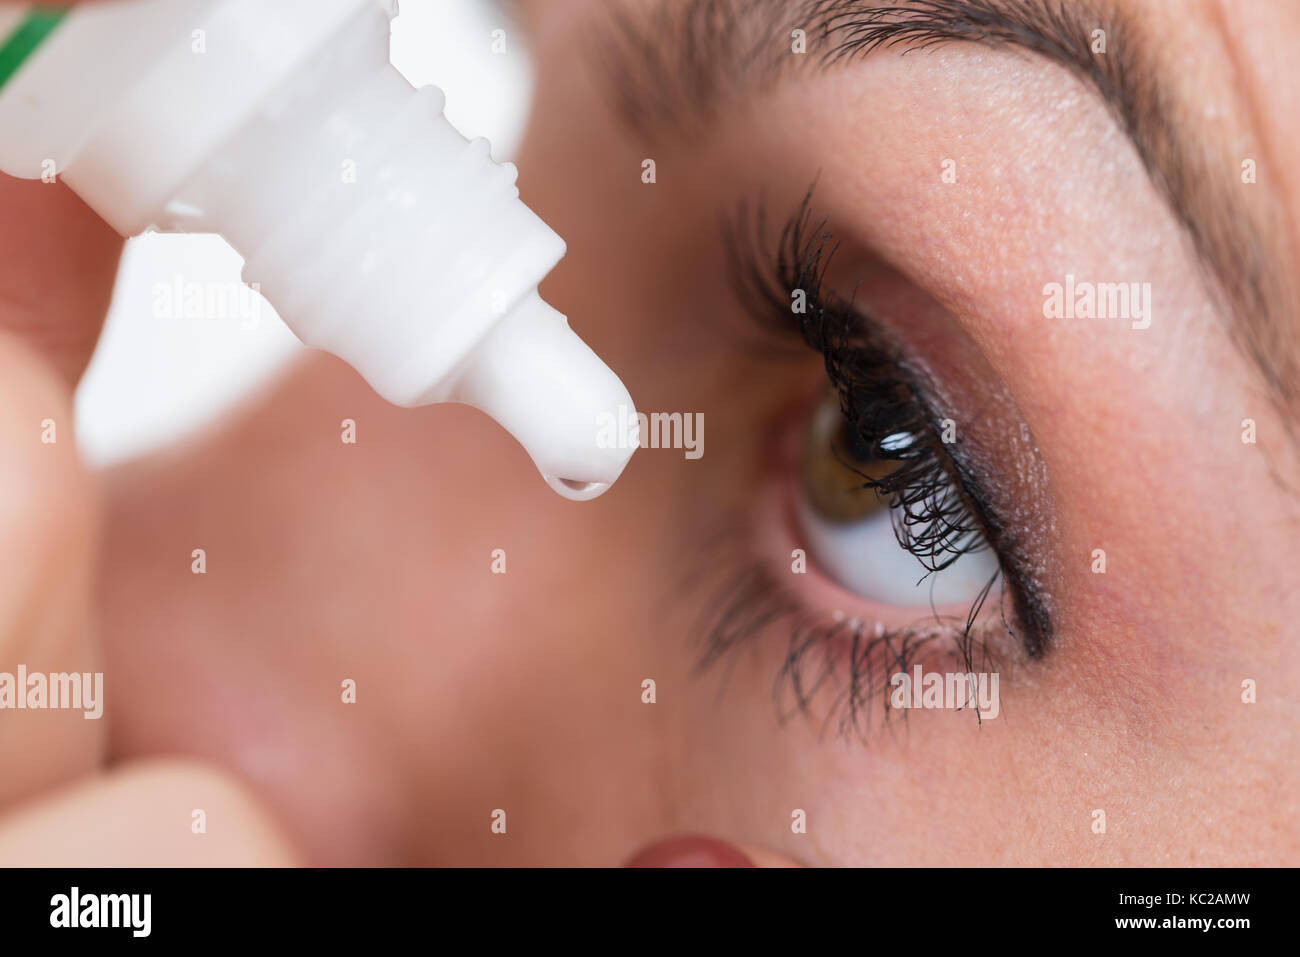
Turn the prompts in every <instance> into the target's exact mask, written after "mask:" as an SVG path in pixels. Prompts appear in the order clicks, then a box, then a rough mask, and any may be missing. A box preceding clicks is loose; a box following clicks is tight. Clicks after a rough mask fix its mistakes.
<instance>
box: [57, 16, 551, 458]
mask: <svg viewBox="0 0 1300 957" xmlns="http://www.w3.org/2000/svg"><path fill="white" fill-rule="evenodd" d="M400 11H401V12H400V16H398V18H397V19H396V20H394V21H393V40H392V60H393V64H394V65H395V66H396V67H397V68H398V69H399V70H401V71H402V73H403V74H404V75H405V76H406V78H407V79H408V80H410V81H411V83H413V84H415V85H416V86H424V85H426V84H429V83H432V84H435V85H437V86H439V87H441V88H442V89H443V91H444V92H445V93H446V94H447V109H446V113H447V118H448V119H450V120H451V122H452V123H453V124H455V125H456V127H457V128H458V129H459V130H460V131H461V132H462V133H464V134H465V135H466V136H468V137H471V138H472V137H476V136H486V137H487V138H488V139H489V140H491V142H492V155H493V157H494V158H495V159H496V160H497V161H498V162H501V161H504V160H508V159H511V158H512V157H513V156H514V152H515V149H516V148H517V146H518V144H519V138H520V136H521V134H522V132H523V125H524V120H525V117H526V115H527V111H528V104H529V100H530V96H531V90H532V84H531V73H530V69H529V60H528V51H527V49H526V46H525V44H524V39H525V38H524V36H523V35H522V32H521V31H520V30H518V29H517V28H515V27H514V25H513V24H512V23H511V21H510V19H509V17H508V16H507V14H506V11H505V8H504V6H502V5H500V4H498V3H495V2H493V0H400ZM497 30H503V31H504V42H505V52H503V53H502V52H494V51H493V46H494V39H495V40H496V41H497V43H496V45H497V47H498V48H499V47H500V41H501V40H502V39H503V37H502V36H501V35H500V34H497V35H496V36H495V37H494V33H495V31H497ZM242 268H243V259H242V258H241V257H240V256H239V255H238V254H237V253H236V252H235V251H234V250H233V249H231V248H230V246H229V245H228V244H227V243H226V242H225V240H223V239H221V238H220V237H219V236H212V235H195V236H180V235H168V234H161V233H152V234H148V235H144V236H140V237H137V238H135V239H132V240H130V241H129V242H128V243H127V245H126V251H125V253H124V254H123V257H122V264H121V267H120V269H119V270H118V277H117V287H116V290H115V291H114V294H113V304H112V307H111V308H110V310H109V314H108V320H107V323H106V324H105V326H104V333H103V335H102V336H101V338H100V341H99V347H98V349H97V350H96V352H95V357H94V359H93V360H92V361H91V364H90V368H89V369H88V370H87V373H86V376H85V378H83V379H82V382H81V386H80V388H79V389H78V390H77V420H78V423H77V430H78V442H79V443H80V445H81V448H82V451H83V453H84V454H85V456H86V458H87V460H88V461H89V462H90V463H91V464H92V465H109V464H112V463H113V462H117V461H120V460H122V459H124V458H129V457H130V456H133V455H136V454H139V453H141V452H145V451H147V450H149V449H151V448H154V447H156V446H159V445H164V444H166V443H168V442H170V441H172V440H174V439H176V438H177V437H179V436H181V435H183V434H184V433H186V432H188V431H190V430H191V429H193V428H195V427H196V426H198V425H200V424H202V423H204V422H206V421H208V420H210V419H213V418H216V417H217V416H219V415H220V414H221V413H222V412H223V411H224V410H225V409H226V408H228V407H229V406H230V405H231V404H233V403H234V402H236V401H237V400H238V399H239V398H240V397H241V396H243V395H244V394H245V393H247V392H248V391H249V390H251V389H253V388H255V387H257V386H258V385H259V384H261V383H262V382H264V381H266V380H267V379H268V378H270V377H271V376H273V375H274V374H275V373H276V371H277V370H278V369H279V368H280V367H281V366H283V365H284V364H285V363H286V362H287V361H289V360H290V359H291V358H292V357H293V356H294V355H295V354H297V353H298V352H300V351H301V350H303V349H305V347H304V346H303V345H302V344H301V343H300V342H299V341H298V340H297V339H296V338H294V335H293V333H291V332H290V331H289V330H288V329H287V328H286V327H285V326H284V324H283V323H282V322H281V321H280V318H279V316H277V315H276V313H275V310H274V309H272V308H271V306H270V305H269V304H268V303H266V302H265V301H262V302H260V303H258V306H259V308H258V309H257V310H256V313H255V315H256V322H252V321H250V320H249V319H247V318H242V319H241V318H239V317H235V318H230V317H217V316H208V317H198V318H184V319H178V318H167V319H159V318H155V317H154V300H155V284H157V283H166V284H172V285H174V284H175V283H176V282H177V281H178V277H179V281H180V282H181V283H189V282H236V281H238V280H239V276H240V270H241V269H242ZM250 295H251V293H250Z"/></svg>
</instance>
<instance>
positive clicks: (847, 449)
mask: <svg viewBox="0 0 1300 957" xmlns="http://www.w3.org/2000/svg"><path fill="white" fill-rule="evenodd" d="M840 451H841V452H842V453H843V454H844V455H845V456H846V457H847V458H848V459H849V461H851V462H860V463H863V464H866V463H870V462H874V461H876V457H875V455H873V454H872V452H871V446H870V445H868V444H867V442H866V441H865V440H864V439H863V438H862V436H860V435H859V434H858V428H857V424H856V423H854V422H850V421H849V420H848V419H845V420H844V422H843V424H842V425H841V426H840Z"/></svg>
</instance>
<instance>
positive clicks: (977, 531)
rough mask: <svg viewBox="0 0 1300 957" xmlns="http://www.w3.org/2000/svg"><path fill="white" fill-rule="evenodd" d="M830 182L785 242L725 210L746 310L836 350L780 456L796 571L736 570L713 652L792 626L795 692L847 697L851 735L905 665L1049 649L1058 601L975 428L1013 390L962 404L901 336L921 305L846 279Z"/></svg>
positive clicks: (1034, 465)
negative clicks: (888, 309) (878, 302)
mask: <svg viewBox="0 0 1300 957" xmlns="http://www.w3.org/2000/svg"><path fill="white" fill-rule="evenodd" d="M814 192H815V188H810V189H809V190H808V192H807V193H806V194H805V196H804V198H803V201H802V203H801V204H800V205H799V206H798V208H797V209H796V210H795V211H794V212H793V213H792V214H791V215H789V216H788V217H787V218H786V220H785V222H784V224H783V225H782V226H781V227H780V229H779V230H777V231H776V234H775V236H774V235H773V234H772V233H771V232H769V230H768V229H767V226H766V220H767V217H766V215H765V214H764V212H763V210H762V209H761V208H756V209H751V208H750V207H748V206H744V205H742V206H741V208H740V209H739V210H738V211H736V212H735V214H734V215H730V216H728V217H727V218H726V220H725V229H724V242H725V244H726V247H727V251H728V256H729V260H730V264H731V273H732V278H733V285H734V286H735V288H736V291H737V293H738V301H739V302H740V303H741V304H742V305H743V307H744V311H745V312H746V313H747V314H748V316H749V317H751V318H752V319H754V320H755V321H756V322H757V323H758V324H759V326H760V328H762V329H763V331H764V332H765V333H766V334H772V335H774V336H776V337H777V338H778V339H780V338H781V337H783V336H784V337H785V338H787V339H797V340H798V341H799V342H801V343H802V345H803V346H805V347H807V348H808V349H810V350H811V351H812V352H813V353H814V354H816V355H818V356H820V357H821V360H822V367H823V370H822V371H823V375H822V378H823V380H824V381H823V383H822V384H821V385H820V386H819V387H818V388H816V389H815V390H814V392H813V395H812V396H811V397H804V398H803V399H801V400H800V405H799V409H798V411H797V412H796V413H794V414H792V415H791V416H790V417H789V418H790V422H789V424H788V425H787V426H786V427H785V430H786V432H787V433H788V434H787V435H786V436H785V437H784V438H783V440H782V446H783V448H784V454H783V455H781V456H778V459H779V461H780V463H781V464H780V465H779V469H780V470H783V471H784V473H785V476H784V479H783V481H781V482H780V483H779V484H780V485H782V486H783V487H784V489H785V492H784V493H783V495H782V496H780V498H781V499H782V500H781V501H779V502H778V503H776V504H775V505H774V508H776V510H778V511H780V512H783V513H784V514H785V518H786V528H787V530H788V532H789V536H790V537H789V541H790V542H791V543H792V545H793V546H794V547H793V548H792V549H791V552H790V554H791V555H792V556H793V562H792V568H791V570H792V572H794V574H791V575H790V576H789V577H785V576H784V575H782V574H781V572H780V570H779V561H771V562H768V563H766V564H760V565H758V566H755V567H751V568H748V569H746V570H745V571H744V572H743V573H742V575H741V578H743V579H744V580H745V581H747V582H748V584H747V585H740V584H738V581H739V579H733V580H732V581H731V582H730V583H729V584H728V585H727V587H726V588H725V589H724V590H723V592H722V593H721V597H720V598H719V599H718V607H717V609H716V611H715V614H714V615H713V618H712V623H711V628H710V630H709V633H708V637H707V640H706V644H705V654H704V660H705V661H706V662H711V661H713V660H716V659H717V658H719V657H721V656H722V655H723V654H724V653H725V652H727V651H730V650H732V649H734V648H736V647H737V646H738V645H740V644H742V643H744V642H746V641H747V640H748V639H749V638H750V637H753V636H754V635H757V634H759V633H766V632H768V630H769V629H771V628H772V627H773V626H775V625H776V624H777V623H778V622H779V623H780V625H781V627H783V628H785V629H787V630H788V631H789V634H790V643H789V646H788V648H787V650H786V654H785V656H784V659H783V663H782V665H781V668H780V673H779V676H778V693H779V695H780V697H781V698H782V699H783V700H785V699H788V698H792V699H793V702H794V703H795V705H796V706H797V707H798V708H800V709H803V710H808V709H810V707H811V705H812V704H813V701H814V699H815V698H816V697H817V695H818V694H819V693H822V692H826V691H830V692H831V697H832V700H833V702H834V706H835V707H836V708H837V709H838V713H837V715H836V717H837V719H838V722H839V724H840V727H841V729H842V730H845V731H847V730H849V729H859V730H860V729H861V728H862V724H861V719H862V718H864V717H865V716H866V715H867V714H868V713H869V706H870V705H871V704H872V703H873V701H875V700H876V699H877V696H879V694H880V693H881V692H882V691H884V690H885V689H886V688H887V687H888V682H889V677H890V675H891V674H894V673H897V672H900V671H904V672H905V671H908V670H909V669H910V668H911V667H912V665H913V664H918V663H921V662H926V663H928V664H930V665H931V666H932V667H938V666H939V665H940V663H941V662H943V663H946V664H949V665H952V666H954V667H955V668H957V669H958V670H960V671H962V672H966V673H970V672H975V671H981V670H989V669H993V668H996V667H997V660H998V656H999V654H1001V653H1005V652H1011V653H1013V654H1016V655H1024V656H1027V657H1034V656H1037V655H1040V654H1042V653H1043V652H1044V650H1045V649H1046V648H1047V646H1048V642H1049V639H1050V620H1049V618H1048V616H1047V613H1046V600H1047V598H1048V597H1049V596H1047V595H1045V594H1044V590H1043V589H1042V587H1041V585H1040V575H1039V572H1040V569H1038V568H1036V567H1035V565H1034V563H1033V562H1032V561H1031V560H1030V558H1029V556H1030V549H1029V548H1028V547H1027V545H1026V541H1027V538H1028V536H1027V535H1026V534H1024V532H1023V530H1022V529H1020V528H1018V527H1017V523H1016V521H1015V520H1014V519H1013V518H1012V517H1010V516H1007V515H1005V514H1004V510H1005V509H1006V508H1008V506H1009V505H1010V504H1011V497H1010V496H1008V495H1007V494H1005V489H1002V492H1003V494H996V492H995V491H994V490H995V488H996V487H998V486H1001V485H1004V484H1005V483H1003V482H1002V481H1001V480H1000V478H999V477H998V476H997V475H996V474H993V473H995V472H996V468H997V466H996V464H995V463H994V461H993V460H995V459H996V458H997V456H996V455H994V454H992V453H991V449H992V447H993V444H994V443H992V442H991V441H990V440H989V439H988V438H987V437H986V438H985V439H984V440H983V441H979V440H976V439H973V438H970V437H969V436H974V435H976V434H977V433H978V432H979V430H980V427H981V426H982V427H983V429H984V430H985V431H986V432H987V431H988V430H989V429H996V428H998V427H999V426H1000V425H1001V424H1002V423H1003V422H1004V421H1005V418H1006V417H1005V416H1001V415H999V414H997V412H996V411H992V412H989V410H997V409H998V408H999V404H1000V401H1004V400H1005V391H1004V390H1000V389H999V388H998V386H997V385H996V384H995V383H989V393H990V394H989V396H980V395H979V390H978V389H973V390H971V389H968V390H967V391H966V392H965V393H964V394H963V396H962V398H963V399H964V400H965V402H966V404H968V405H971V406H974V407H972V408H962V407H960V406H961V405H962V402H961V401H960V400H959V399H958V398H957V396H956V394H955V393H954V392H952V391H951V390H949V389H947V388H946V387H945V385H944V383H942V382H941V381H939V376H938V375H937V374H936V373H935V371H934V369H933V367H932V365H931V364H930V363H928V362H927V361H926V359H925V357H924V355H922V354H921V352H920V351H919V350H917V349H916V348H915V347H914V346H913V345H912V344H909V343H908V342H906V337H905V336H900V335H897V334H896V333H895V328H896V327H897V325H898V323H899V322H901V321H905V319H906V317H904V316H892V317H884V316H880V315H877V314H875V312H874V311H873V310H872V309H870V308H866V307H865V306H864V305H863V304H861V303H859V302H858V301H857V299H858V293H859V292H860V291H861V289H862V288H864V285H870V284H871V283H872V282H874V281H875V279H873V278H870V277H868V278H867V279H865V280H856V279H854V278H852V276H851V273H846V272H844V271H842V270H840V271H839V272H838V273H837V267H836V261H835V260H836V254H837V251H838V249H839V246H838V244H837V241H836V239H835V236H834V233H833V232H832V230H831V229H830V228H829V225H828V221H827V220H826V219H825V218H820V217H819V216H818V215H817V214H815V213H814V206H813V195H814ZM846 277H847V278H846ZM837 279H838V280H839V281H840V282H841V283H842V284H843V285H846V286H847V287H848V289H849V291H848V292H847V293H846V292H844V291H842V289H841V286H840V285H837V284H836V280H837ZM891 319H892V320H893V321H892V322H891V321H889V320H891ZM999 397H1000V398H999ZM986 400H987V401H986ZM986 412H988V413H989V414H988V415H987V418H988V420H989V421H985V422H980V421H979V420H980V419H981V418H982V417H984V414H985V413H986ZM1029 445H1030V446H1031V445H1032V443H1029ZM1021 446H1022V447H1020V448H1018V449H1017V450H1016V452H1015V454H1014V455H1013V456H1011V458H1012V459H1014V460H1015V462H1016V465H1017V467H1018V468H1019V469H1020V470H1021V472H1022V473H1024V472H1026V471H1027V472H1028V474H1029V476H1030V481H1037V482H1042V483H1044V484H1045V474H1044V473H1043V471H1042V469H1041V463H1039V462H1038V461H1037V460H1036V459H1035V457H1034V455H1033V451H1034V450H1033V449H1032V447H1025V445H1024V443H1021ZM1026 462H1028V463H1029V468H1028V469H1027V470H1026V469H1025V468H1024V466H1025V464H1026ZM1024 479H1025V475H1024V474H1021V475H1020V476H1019V480H1020V481H1024ZM765 545H767V546H771V545H772V539H771V538H768V539H767V540H766V542H765ZM800 546H802V547H800ZM770 551H771V549H769V556H768V557H769V558H771V557H772V555H771V554H770ZM801 553H802V556H801ZM801 557H802V558H805V559H806V567H805V568H800V567H797V566H798V564H799V562H800V559H801ZM828 604H834V605H838V606H840V607H828ZM845 607H847V608H848V609H850V610H848V611H846V610H845Z"/></svg>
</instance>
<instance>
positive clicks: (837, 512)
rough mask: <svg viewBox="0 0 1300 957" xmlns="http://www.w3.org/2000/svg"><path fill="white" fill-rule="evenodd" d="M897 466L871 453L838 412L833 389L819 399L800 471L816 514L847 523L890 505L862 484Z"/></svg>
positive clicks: (805, 438)
mask: <svg viewBox="0 0 1300 957" xmlns="http://www.w3.org/2000/svg"><path fill="white" fill-rule="evenodd" d="M899 465H900V463H899V462H897V461H893V460H883V461H882V460H880V459H877V458H874V457H873V456H872V454H871V449H870V448H868V446H867V444H866V443H865V442H863V441H862V439H861V438H860V437H859V436H858V433H857V430H856V429H855V428H854V427H853V425H852V423H850V422H849V421H848V419H847V418H845V416H844V413H843V412H841V411H840V404H839V399H838V397H837V396H836V395H835V394H834V393H829V394H827V395H826V396H825V397H824V398H823V399H822V400H821V401H820V402H818V403H817V407H816V408H815V409H813V412H812V415H811V416H810V417H809V420H808V429H807V431H806V432H805V433H804V441H803V449H802V450H801V454H800V469H799V471H800V476H801V478H802V479H803V487H804V495H805V497H806V499H807V501H808V505H809V506H810V507H811V508H812V510H813V512H815V513H816V514H817V516H818V517H820V518H823V519H825V520H827V521H829V522H835V523H839V524H843V525H849V524H852V523H854V522H859V521H862V520H863V519H864V518H868V517H869V516H871V515H874V514H875V513H877V512H881V511H883V510H885V509H887V508H888V507H889V500H888V498H886V497H884V496H882V495H881V494H880V493H879V492H877V491H876V490H875V489H873V488H863V487H862V486H863V483H864V482H865V481H866V480H867V479H868V478H871V479H877V480H879V479H882V478H884V477H885V476H887V475H889V474H890V473H891V472H893V471H895V470H896V469H897V468H898V467H899Z"/></svg>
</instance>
